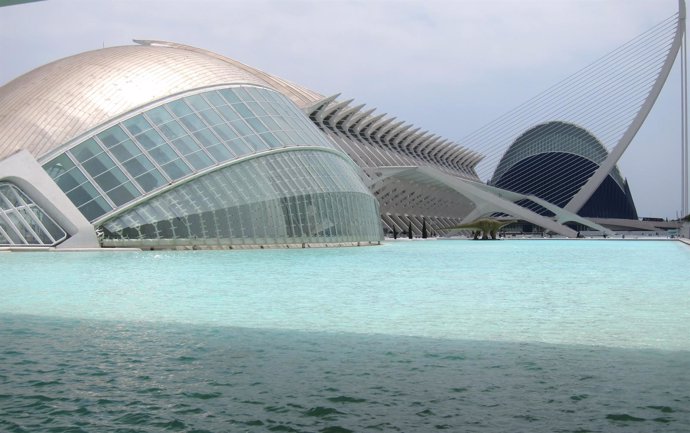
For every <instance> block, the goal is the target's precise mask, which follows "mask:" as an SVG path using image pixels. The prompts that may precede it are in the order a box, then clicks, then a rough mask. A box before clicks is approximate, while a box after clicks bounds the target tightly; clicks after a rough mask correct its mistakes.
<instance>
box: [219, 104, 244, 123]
mask: <svg viewBox="0 0 690 433" xmlns="http://www.w3.org/2000/svg"><path fill="white" fill-rule="evenodd" d="M218 111H219V112H220V114H221V116H223V117H224V118H225V120H227V121H232V120H239V119H240V116H239V115H238V114H237V113H236V112H235V110H233V109H232V108H230V107H228V106H227V105H221V106H220V107H218Z"/></svg>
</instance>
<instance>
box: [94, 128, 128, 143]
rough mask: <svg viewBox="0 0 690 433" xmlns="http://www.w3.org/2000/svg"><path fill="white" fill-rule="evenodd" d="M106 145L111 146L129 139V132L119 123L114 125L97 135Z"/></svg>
mask: <svg viewBox="0 0 690 433" xmlns="http://www.w3.org/2000/svg"><path fill="white" fill-rule="evenodd" d="M97 137H98V139H99V140H101V142H102V143H103V144H105V146H106V147H108V148H110V147H113V146H115V145H116V144H117V143H121V142H123V141H124V140H126V139H127V134H125V131H123V130H122V128H120V127H119V126H118V125H115V126H112V127H110V128H108V129H106V130H105V131H103V132H101V133H100V134H98V135H97Z"/></svg>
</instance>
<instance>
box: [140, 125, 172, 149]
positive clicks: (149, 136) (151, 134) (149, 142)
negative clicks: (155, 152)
mask: <svg viewBox="0 0 690 433" xmlns="http://www.w3.org/2000/svg"><path fill="white" fill-rule="evenodd" d="M136 139H137V141H138V142H139V144H141V145H142V147H143V148H144V149H146V150H151V149H153V148H154V147H156V146H160V145H161V144H163V143H165V140H164V139H163V137H161V135H160V134H159V133H158V132H156V131H154V130H151V131H146V132H145V133H143V134H141V135H138V136H137V137H136Z"/></svg>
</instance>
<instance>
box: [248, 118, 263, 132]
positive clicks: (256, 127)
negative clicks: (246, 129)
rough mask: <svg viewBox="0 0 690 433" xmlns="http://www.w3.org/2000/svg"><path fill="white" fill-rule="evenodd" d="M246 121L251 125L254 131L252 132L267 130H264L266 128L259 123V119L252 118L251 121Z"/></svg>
mask: <svg viewBox="0 0 690 433" xmlns="http://www.w3.org/2000/svg"><path fill="white" fill-rule="evenodd" d="M246 120H247V123H249V124H250V125H251V127H252V128H253V129H254V131H256V132H268V129H267V128H266V126H264V124H263V123H261V121H260V120H259V119H257V118H255V117H253V118H251V119H246Z"/></svg>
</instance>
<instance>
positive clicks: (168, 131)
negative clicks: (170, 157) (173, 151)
mask: <svg viewBox="0 0 690 433" xmlns="http://www.w3.org/2000/svg"><path fill="white" fill-rule="evenodd" d="M160 129H161V132H162V133H163V135H164V136H166V137H167V138H168V139H169V140H174V139H176V138H178V137H182V136H183V135H187V133H186V132H185V130H184V129H183V128H182V126H180V124H179V123H177V121H174V122H168V123H166V124H165V125H161V126H160Z"/></svg>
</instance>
